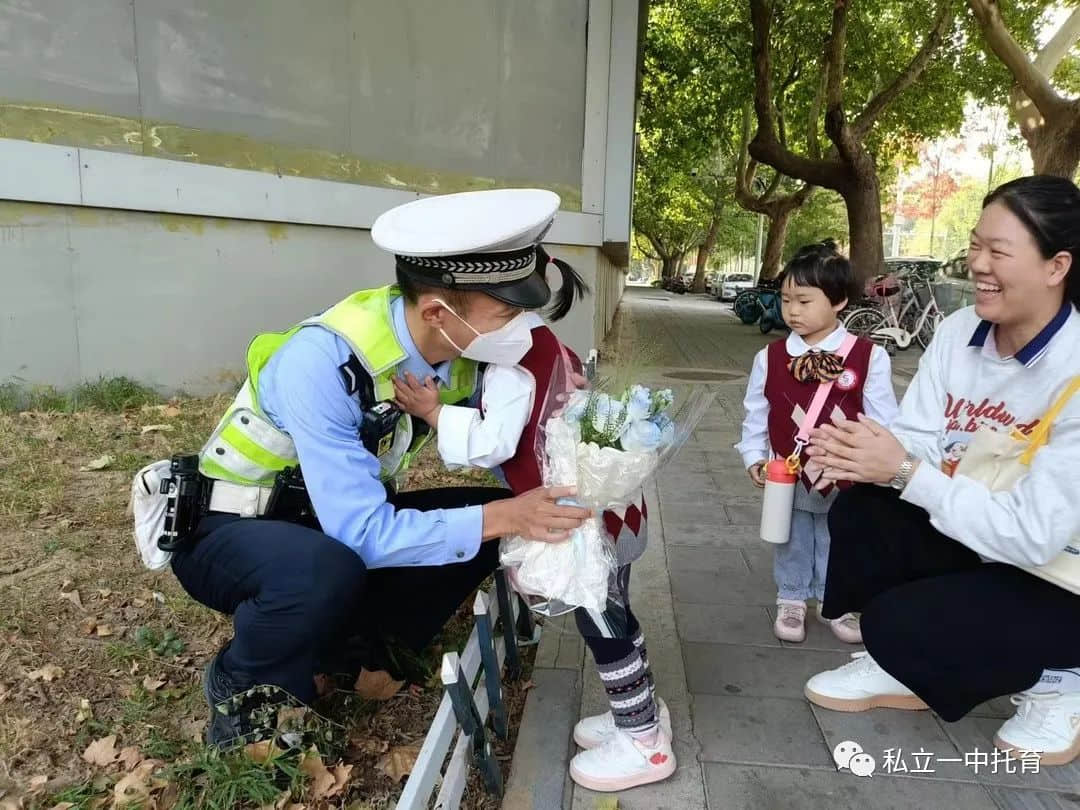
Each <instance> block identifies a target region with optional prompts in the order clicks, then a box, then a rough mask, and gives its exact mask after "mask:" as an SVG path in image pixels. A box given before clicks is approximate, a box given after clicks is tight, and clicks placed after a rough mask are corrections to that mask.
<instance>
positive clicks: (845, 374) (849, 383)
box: [836, 368, 859, 391]
mask: <svg viewBox="0 0 1080 810" xmlns="http://www.w3.org/2000/svg"><path fill="white" fill-rule="evenodd" d="M858 384H859V375H858V374H856V373H855V370H854V369H850V368H845V369H844V370H843V371H842V372H841V373H840V376H839V377H837V378H836V387H837V388H839V389H840V390H841V391H850V390H851V389H852V388H854V387H855V386H857V385H858Z"/></svg>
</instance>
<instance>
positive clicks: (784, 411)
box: [735, 240, 898, 644]
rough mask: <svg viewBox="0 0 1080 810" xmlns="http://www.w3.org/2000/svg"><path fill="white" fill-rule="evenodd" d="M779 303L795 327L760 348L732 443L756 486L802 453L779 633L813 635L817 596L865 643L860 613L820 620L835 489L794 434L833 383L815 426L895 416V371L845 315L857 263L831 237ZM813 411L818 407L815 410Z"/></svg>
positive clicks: (781, 578)
mask: <svg viewBox="0 0 1080 810" xmlns="http://www.w3.org/2000/svg"><path fill="white" fill-rule="evenodd" d="M781 279H782V283H781V288H780V292H781V309H782V311H783V315H784V322H785V323H787V325H788V326H789V327H790V328H791V334H790V335H788V337H787V338H786V339H784V340H779V341H776V342H775V343H772V344H770V345H769V346H767V347H766V348H764V349H762V350H761V351H760V352H758V354H757V356H756V357H755V358H754V365H753V370H752V371H751V373H750V382H749V384H748V386H747V389H746V398H745V400H744V403H743V404H744V407H745V410H746V417H745V419H744V420H743V426H742V440H741V441H740V442H739V443H738V444H737V445H735V449H736V450H738V451H739V453H740V454H741V455H742V459H743V465H744V466H745V467H746V469H747V472H748V473H749V475H750V478H751V479H752V480H753V482H754V484H756V485H757V486H759V487H764V486H765V478H764V469H765V464H766V462H767V460H768V459H769V458H781V459H784V458H789V457H791V456H793V455H794V456H796V457H798V458H799V461H800V462H801V465H802V470H801V474H800V476H799V481H798V482H797V483H796V485H795V486H796V489H795V505H794V512H793V514H792V518H791V535H790V538H789V540H788V542H786V543H782V544H778V545H776V546H775V549H776V551H775V555H776V556H775V557H774V561H773V576H774V579H775V580H776V588H777V599H776V606H777V615H776V622H775V624H774V626H773V632H774V633H775V635H776V637H777V638H778V639H781V640H782V641H792V642H801V641H803V640H805V638H806V627H805V619H806V600H807V599H810V598H816V599H817V615H818V619H819V620H821V621H823V622H826V623H827V624H829V626H830V628H831V629H832V632H833V634H834V635H835V636H836V637H837V638H839V639H840V640H841V641H845V642H848V643H850V644H859V643H861V642H862V632H861V630H860V628H859V620H858V618H857V617H856V616H855V615H854V614H851V613H848V614H845V615H843V616H841V617H840V618H838V619H832V620H828V619H823V618H822V616H821V602H822V599H823V597H824V594H825V574H826V571H827V567H828V560H829V527H828V524H827V522H826V516H827V513H828V511H829V507H830V506H831V505H832V503H833V501H834V500H835V498H836V488H835V487H832V486H829V487H823V488H816V487H818V485H819V482H818V478H819V476H820V474H821V471H820V470H819V469H815V468H814V466H813V464H809V465H808V464H807V456H806V453H805V448H804V447H802V446H800V443H799V442H798V441H797V439H796V435H797V434H799V433H800V431H801V429H802V428H803V422H804V421H805V420H806V418H807V412H808V411H809V410H810V409H811V403H812V401H813V400H814V395H815V394H816V393H817V392H818V390H819V388H820V387H821V386H822V385H823V384H824V385H828V384H829V383H831V388H830V389H828V396H827V398H826V399H825V400H824V402H823V405H822V407H821V408H820V411H819V413H818V414H817V416H816V418H815V419H814V420H813V421H814V424H813V425H807V426H806V428H807V430H809V429H810V428H813V427H817V425H819V424H821V423H823V422H831V421H832V419H833V417H834V415H835V414H838V413H841V414H843V415H844V416H845V417H846V418H847V419H855V417H856V415H857V414H859V413H865V414H866V415H867V416H869V417H870V418H871V419H874V420H875V421H877V422H878V423H880V424H882V425H888V424H889V423H890V422H891V421H892V420H893V418H894V417H895V416H896V413H897V410H898V406H897V403H896V394H895V393H894V392H893V387H892V368H891V364H890V362H889V356H888V354H887V353H886V352H885V350H884V349H883V348H882V347H880V346H877V345H875V344H873V343H871V342H870V341H868V340H865V339H863V338H855V337H854V336H853V335H851V334H850V333H849V332H848V331H847V330H846V329H845V328H844V326H843V324H841V323H840V322H839V320H838V317H837V316H838V314H839V313H840V311H841V310H843V309H844V307H845V306H847V302H848V296H849V295H850V294H851V292H852V291H853V290H854V289H855V276H854V273H853V271H852V268H851V263H850V262H849V261H848V260H847V258H846V257H845V256H843V255H841V254H840V253H839V252H837V250H836V246H835V244H834V243H833V242H832V241H831V240H829V241H826V242H823V243H820V244H816V245H808V246H806V247H803V248H801V249H800V250H799V251H798V252H797V253H796V254H795V256H794V257H793V258H792V259H791V261H790V262H788V264H787V266H786V267H785V268H784V272H783V274H782V275H781ZM811 416H813V414H811Z"/></svg>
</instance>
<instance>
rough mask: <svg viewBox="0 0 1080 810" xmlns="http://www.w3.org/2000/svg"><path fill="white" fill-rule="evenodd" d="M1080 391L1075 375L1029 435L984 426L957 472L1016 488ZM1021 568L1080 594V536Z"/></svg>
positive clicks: (1000, 487) (993, 487)
mask: <svg viewBox="0 0 1080 810" xmlns="http://www.w3.org/2000/svg"><path fill="white" fill-rule="evenodd" d="M1078 391H1080V377H1074V378H1073V380H1072V381H1071V382H1070V383H1069V384H1068V385H1067V386H1066V387H1065V390H1064V391H1063V392H1062V394H1061V396H1059V397H1058V398H1057V400H1056V401H1055V402H1054V404H1053V405H1051V406H1050V410H1048V411H1047V412H1046V413H1045V414H1044V415H1043V418H1042V419H1041V420H1040V421H1039V424H1038V425H1036V426H1035V429H1034V430H1032V431H1031V433H1030V434H1029V435H1027V436H1025V435H1024V434H1023V433H1021V432H1020V431H1018V430H1015V429H1014V430H1013V431H1012V432H1011V433H1005V432H998V431H994V430H990V429H989V428H987V427H980V428H979V429H978V430H977V431H976V432H975V435H974V436H973V437H972V440H971V443H970V444H969V445H968V448H967V452H965V453H964V457H963V458H962V459H960V463H959V464H957V465H956V470H955V471H954V473H953V475H964V476H967V477H968V478H971V479H972V480H974V481H978V482H980V483H981V484H985V485H986V486H987V487H988V488H989V489H990V491H991V492H998V491H1001V490H1006V489H1012V487H1013V485H1015V484H1016V482H1017V481H1019V480H1020V479H1021V478H1023V477H1024V476H1025V475H1027V473H1028V468H1029V467H1030V466H1031V460H1032V459H1033V458H1034V457H1035V453H1037V452H1038V451H1039V449H1040V448H1041V447H1042V446H1043V445H1044V444H1046V443H1047V441H1048V440H1049V438H1050V428H1051V426H1052V425H1053V423H1054V420H1055V419H1057V417H1058V415H1059V414H1060V413H1061V411H1062V409H1064V407H1065V406H1066V405H1067V404H1068V402H1069V400H1070V399H1071V398H1072V396H1073V395H1074V394H1076V393H1077V392H1078ZM1018 567H1019V568H1022V569H1023V570H1025V571H1027V572H1028V573H1031V574H1034V575H1035V576H1037V577H1042V578H1043V579H1045V580H1047V581H1048V582H1052V583H1054V584H1055V585H1057V586H1059V587H1061V588H1064V589H1065V590H1067V591H1072V592H1073V593H1075V594H1078V595H1080V537H1078V538H1073V539H1072V540H1070V541H1069V544H1068V545H1067V546H1065V549H1064V551H1062V552H1061V553H1060V554H1058V555H1057V556H1056V557H1054V559H1052V560H1050V562H1048V563H1046V564H1045V565H1039V566H1025V565H1021V566H1018Z"/></svg>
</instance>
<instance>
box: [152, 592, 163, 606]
mask: <svg viewBox="0 0 1080 810" xmlns="http://www.w3.org/2000/svg"><path fill="white" fill-rule="evenodd" d="M150 595H151V596H152V597H153V599H154V601H155V602H157V603H158V604H159V605H164V604H165V594H163V593H162V592H161V591H154V592H153V593H151V594H150Z"/></svg>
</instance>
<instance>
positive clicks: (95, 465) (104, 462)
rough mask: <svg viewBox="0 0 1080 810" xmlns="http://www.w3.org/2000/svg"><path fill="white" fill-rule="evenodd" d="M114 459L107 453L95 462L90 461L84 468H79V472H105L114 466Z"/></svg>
mask: <svg viewBox="0 0 1080 810" xmlns="http://www.w3.org/2000/svg"><path fill="white" fill-rule="evenodd" d="M112 463H113V457H112V456H110V455H109V454H108V453H106V454H105V455H103V456H99V457H98V458H95V459H94V460H93V461H88V462H87V463H86V464H85V465H83V466H82V467H79V472H95V471H97V470H104V469H107V468H108V467H110V466H112Z"/></svg>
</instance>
